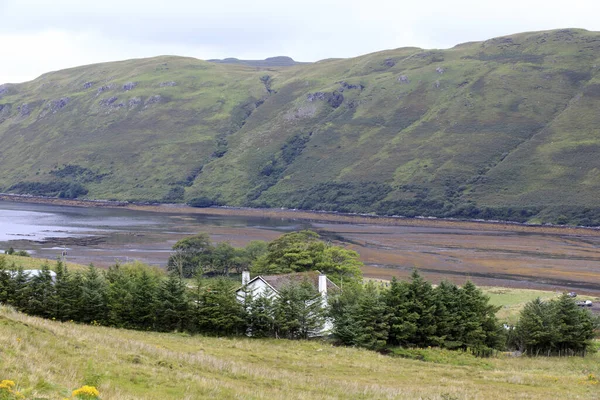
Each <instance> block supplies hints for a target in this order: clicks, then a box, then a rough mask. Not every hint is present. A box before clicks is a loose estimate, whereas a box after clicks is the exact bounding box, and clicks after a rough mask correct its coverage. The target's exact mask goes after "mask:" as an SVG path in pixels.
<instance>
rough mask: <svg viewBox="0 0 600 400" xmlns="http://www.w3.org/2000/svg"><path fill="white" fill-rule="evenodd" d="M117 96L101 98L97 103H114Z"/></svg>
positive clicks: (103, 104)
mask: <svg viewBox="0 0 600 400" xmlns="http://www.w3.org/2000/svg"><path fill="white" fill-rule="evenodd" d="M118 99H119V98H118V97H116V96H112V97H109V98H107V99H101V100H100V101H99V102H98V104H100V105H101V106H103V107H109V106H111V105H113V104H114V103H115V101H117V100H118Z"/></svg>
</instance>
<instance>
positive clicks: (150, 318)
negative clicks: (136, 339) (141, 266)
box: [131, 270, 158, 330]
mask: <svg viewBox="0 0 600 400" xmlns="http://www.w3.org/2000/svg"><path fill="white" fill-rule="evenodd" d="M157 296H158V282H157V279H156V277H154V276H152V275H151V274H149V273H148V272H147V271H145V270H143V271H142V272H141V274H139V277H137V278H136V281H135V284H134V287H133V293H132V304H131V306H132V313H131V318H132V321H131V324H132V326H134V327H136V328H138V329H144V330H147V329H153V328H154V325H155V323H156V314H155V310H156V299H157Z"/></svg>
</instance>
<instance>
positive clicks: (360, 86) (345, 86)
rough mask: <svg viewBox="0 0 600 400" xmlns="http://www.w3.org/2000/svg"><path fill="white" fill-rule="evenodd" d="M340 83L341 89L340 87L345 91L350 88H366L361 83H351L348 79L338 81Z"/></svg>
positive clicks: (341, 90)
mask: <svg viewBox="0 0 600 400" xmlns="http://www.w3.org/2000/svg"><path fill="white" fill-rule="evenodd" d="M338 83H339V84H340V89H339V91H340V92H343V91H344V90H349V89H358V90H363V89H364V88H365V87H364V86H363V85H361V84H358V85H353V84H350V83H348V82H346V81H341V82H338Z"/></svg>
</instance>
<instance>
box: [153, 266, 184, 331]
mask: <svg viewBox="0 0 600 400" xmlns="http://www.w3.org/2000/svg"><path fill="white" fill-rule="evenodd" d="M155 311H156V324H157V328H158V329H160V330H162V331H174V330H177V331H183V330H184V328H185V327H186V323H187V316H188V315H187V313H188V299H187V295H186V289H185V284H184V282H183V280H182V279H181V278H180V277H179V275H178V274H177V273H171V274H169V277H168V278H167V279H165V280H164V281H163V282H162V283H161V285H160V287H159V290H158V293H157V298H156V310H155Z"/></svg>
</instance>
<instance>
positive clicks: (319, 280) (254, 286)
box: [236, 271, 340, 335]
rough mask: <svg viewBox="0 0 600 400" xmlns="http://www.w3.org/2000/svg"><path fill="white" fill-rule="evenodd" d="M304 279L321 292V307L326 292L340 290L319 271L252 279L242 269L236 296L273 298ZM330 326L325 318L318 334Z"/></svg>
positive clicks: (239, 299)
mask: <svg viewBox="0 0 600 400" xmlns="http://www.w3.org/2000/svg"><path fill="white" fill-rule="evenodd" d="M305 281H306V282H309V283H311V284H312V285H313V286H314V287H315V289H318V291H319V293H320V294H321V301H322V303H323V307H326V306H327V295H328V293H332V292H336V291H339V290H340V288H339V287H338V286H337V285H336V284H335V283H333V282H332V281H331V280H329V278H327V276H326V275H324V274H321V273H320V272H319V271H307V272H294V273H290V274H281V275H259V276H256V277H254V278H253V279H250V272H248V271H244V272H242V286H241V287H240V288H239V289H237V290H236V296H237V299H238V301H239V302H240V303H243V302H244V301H245V299H246V296H247V295H248V294H250V295H251V296H253V297H256V296H258V295H260V294H264V295H266V296H267V297H269V298H274V297H277V296H279V291H280V290H281V289H282V288H283V287H285V286H287V285H290V284H293V283H297V284H300V283H303V282H305ZM332 328H333V325H332V323H331V321H329V320H326V321H325V324H324V325H323V328H322V329H321V331H320V335H324V334H327V333H328V332H329V331H331V329H332Z"/></svg>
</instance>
